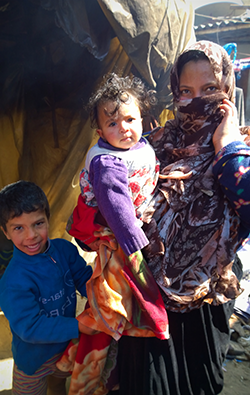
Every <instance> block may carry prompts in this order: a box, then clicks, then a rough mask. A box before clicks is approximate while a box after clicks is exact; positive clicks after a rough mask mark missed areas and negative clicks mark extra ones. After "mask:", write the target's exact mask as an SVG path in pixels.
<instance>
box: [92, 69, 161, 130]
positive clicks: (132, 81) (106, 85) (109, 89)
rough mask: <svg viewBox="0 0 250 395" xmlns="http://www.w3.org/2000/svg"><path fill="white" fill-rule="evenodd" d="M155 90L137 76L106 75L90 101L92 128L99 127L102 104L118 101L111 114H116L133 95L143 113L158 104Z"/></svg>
mask: <svg viewBox="0 0 250 395" xmlns="http://www.w3.org/2000/svg"><path fill="white" fill-rule="evenodd" d="M155 93H156V92H155V91H153V90H147V89H146V87H145V85H144V83H143V82H142V80H141V79H140V78H137V77H134V76H133V77H129V76H127V77H120V76H118V75H117V74H115V73H110V74H107V75H106V76H104V81H103V82H102V84H101V85H100V86H99V88H98V89H97V91H96V92H94V93H93V94H92V96H91V97H90V99H89V103H88V110H89V114H90V121H91V127H92V128H98V127H99V125H98V108H99V106H100V105H103V104H105V103H107V102H108V101H112V102H115V103H116V106H115V109H114V111H113V112H112V113H111V114H108V115H109V116H112V115H114V114H115V113H116V112H117V111H118V109H119V107H120V105H121V104H123V103H129V102H130V101H131V96H132V97H133V98H134V99H135V100H136V102H137V104H138V107H139V108H140V111H141V114H142V116H143V115H144V114H143V113H146V111H147V110H148V109H149V108H150V107H151V106H152V105H154V104H156V98H155Z"/></svg>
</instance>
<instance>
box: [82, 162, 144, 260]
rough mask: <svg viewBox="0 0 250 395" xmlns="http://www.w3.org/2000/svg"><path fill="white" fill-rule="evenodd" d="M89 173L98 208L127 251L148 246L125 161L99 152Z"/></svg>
mask: <svg viewBox="0 0 250 395" xmlns="http://www.w3.org/2000/svg"><path fill="white" fill-rule="evenodd" d="M89 176H90V181H91V184H92V186H93V190H94V194H95V197H96V200H97V203H98V207H99V210H100V212H101V214H102V215H103V217H104V218H105V220H106V221H107V224H108V226H109V227H110V229H111V230H112V232H113V233H114V235H115V238H116V240H117V241H118V243H119V244H120V246H121V248H122V249H123V251H124V252H125V254H126V255H130V254H132V253H134V252H135V251H138V250H140V249H142V248H143V247H145V246H146V245H147V244H148V239H147V237H146V236H145V234H144V232H143V230H142V229H141V227H140V226H139V224H138V221H139V220H138V219H137V218H136V216H135V209H134V206H133V203H132V199H131V196H130V194H129V187H128V171H127V168H126V166H125V165H124V163H123V161H122V160H121V159H119V158H116V157H113V156H108V155H102V156H96V157H95V158H94V159H93V160H92V162H91V165H90V172H89Z"/></svg>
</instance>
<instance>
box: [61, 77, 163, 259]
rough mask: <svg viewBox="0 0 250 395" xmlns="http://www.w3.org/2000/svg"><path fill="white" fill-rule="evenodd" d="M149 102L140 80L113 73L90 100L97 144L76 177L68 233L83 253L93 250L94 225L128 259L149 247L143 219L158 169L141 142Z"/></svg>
mask: <svg viewBox="0 0 250 395" xmlns="http://www.w3.org/2000/svg"><path fill="white" fill-rule="evenodd" d="M153 100H154V92H153V91H147V90H146V89H145V86H144V84H143V83H142V81H141V80H140V79H139V78H135V77H128V76H127V77H120V76H118V75H116V74H115V73H111V74H110V75H108V76H106V77H105V79H104V81H103V83H102V84H101V85H100V86H99V88H98V89H97V91H96V92H95V93H94V94H93V95H92V96H91V98H90V100H89V108H90V117H91V122H92V126H93V127H96V131H97V133H98V135H99V136H100V138H99V140H98V143H97V144H96V145H95V146H94V147H92V148H91V149H90V150H89V152H88V155H87V158H86V163H85V168H84V169H83V170H82V171H81V174H80V187H81V194H80V196H79V198H78V204H77V206H76V208H75V210H74V212H73V216H72V218H71V219H70V220H69V222H68V227H67V230H68V232H69V234H70V235H72V236H74V237H75V238H76V239H78V240H77V241H78V243H79V244H80V245H81V246H83V248H85V249H88V248H87V247H88V246H89V247H90V248H92V249H93V245H96V244H97V243H96V244H95V237H94V236H93V234H94V232H95V231H98V224H97V223H100V224H101V225H103V224H107V226H108V227H109V228H110V229H111V231H112V232H113V234H114V235H115V238H116V240H117V242H118V243H119V244H120V246H121V248H122V249H123V251H124V253H125V254H126V255H127V256H129V255H131V254H132V253H134V252H136V251H138V250H141V249H142V248H143V247H145V246H146V245H147V244H148V239H147V237H146V236H145V234H144V232H143V230H142V225H143V221H142V215H143V212H144V210H145V208H146V207H147V205H148V203H149V201H150V200H151V199H152V196H153V192H154V190H155V186H156V183H157V180H158V174H159V165H158V161H157V159H156V156H155V153H154V150H153V149H152V147H151V146H150V144H149V143H148V141H147V140H146V139H145V138H144V137H142V113H143V111H145V110H147V109H148V108H149V107H150V105H151V104H152V102H153ZM97 207H98V210H99V212H97ZM99 213H101V215H102V217H103V219H104V220H105V221H104V222H103V219H102V220H99V219H98V215H99ZM99 218H100V215H99ZM79 240H80V242H79ZM83 243H84V244H83Z"/></svg>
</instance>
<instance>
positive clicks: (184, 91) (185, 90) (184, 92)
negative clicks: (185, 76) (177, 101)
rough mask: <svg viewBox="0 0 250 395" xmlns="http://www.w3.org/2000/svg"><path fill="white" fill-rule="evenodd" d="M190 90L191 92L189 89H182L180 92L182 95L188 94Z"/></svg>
mask: <svg viewBox="0 0 250 395" xmlns="http://www.w3.org/2000/svg"><path fill="white" fill-rule="evenodd" d="M189 92H190V90H189V89H182V90H181V92H180V93H181V95H188V94H189Z"/></svg>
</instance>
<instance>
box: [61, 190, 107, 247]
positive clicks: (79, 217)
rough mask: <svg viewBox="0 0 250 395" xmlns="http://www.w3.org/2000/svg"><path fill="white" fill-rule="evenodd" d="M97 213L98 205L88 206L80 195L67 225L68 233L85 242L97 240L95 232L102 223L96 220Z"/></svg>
mask: <svg viewBox="0 0 250 395" xmlns="http://www.w3.org/2000/svg"><path fill="white" fill-rule="evenodd" d="M97 213H98V207H91V206H88V205H87V204H85V203H84V201H83V197H82V195H79V197H78V202H77V205H76V207H75V208H74V211H73V214H72V217H71V219H70V220H69V222H68V225H67V231H68V233H69V234H70V235H71V236H73V237H75V238H76V239H79V240H81V241H82V242H83V243H84V244H90V243H92V242H94V241H96V239H97V238H96V237H95V236H94V232H95V231H98V230H99V229H100V225H99V224H98V223H97V222H95V220H96V216H97Z"/></svg>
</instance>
